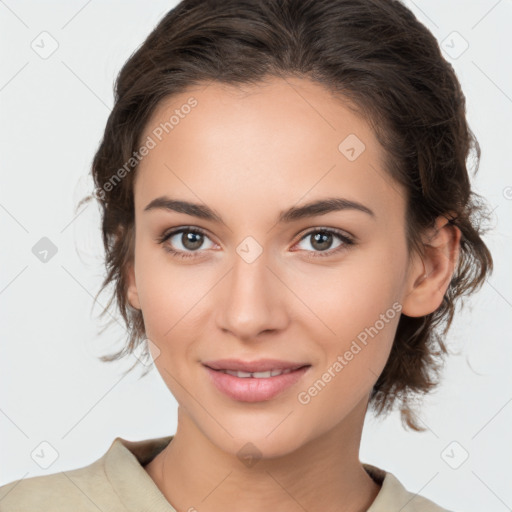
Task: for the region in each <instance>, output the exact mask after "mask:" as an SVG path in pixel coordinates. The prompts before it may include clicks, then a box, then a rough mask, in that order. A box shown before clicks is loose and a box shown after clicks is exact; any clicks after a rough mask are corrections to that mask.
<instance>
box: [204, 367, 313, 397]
mask: <svg viewBox="0 0 512 512" xmlns="http://www.w3.org/2000/svg"><path fill="white" fill-rule="evenodd" d="M205 368H206V370H207V371H208V375H209V376H210V378H211V379H212V381H213V384H214V385H215V386H216V388H217V389H218V390H219V391H221V392H222V393H224V394H225V395H227V396H229V397H230V398H232V399H233V400H238V401H240V402H262V401H264V400H270V399H272V398H274V397H275V396H277V395H278V394H279V393H282V392H283V391H284V390H285V389H288V388H290V387H291V386H293V385H294V384H296V383H297V382H298V381H299V380H300V379H301V378H302V376H303V375H304V374H305V373H306V372H307V371H308V369H309V368H310V367H309V366H304V367H302V368H299V369H298V370H294V371H293V372H289V373H285V374H282V375H276V376H275V377H267V378H263V379H257V378H255V377H245V378H242V377H235V376H233V375H229V374H228V373H224V372H221V371H218V370H212V369H211V368H209V367H207V366H205Z"/></svg>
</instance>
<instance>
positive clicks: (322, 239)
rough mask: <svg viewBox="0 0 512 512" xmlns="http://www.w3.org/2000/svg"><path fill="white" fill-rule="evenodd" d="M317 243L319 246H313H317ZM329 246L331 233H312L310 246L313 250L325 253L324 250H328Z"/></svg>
mask: <svg viewBox="0 0 512 512" xmlns="http://www.w3.org/2000/svg"><path fill="white" fill-rule="evenodd" d="M317 242H318V243H319V244H320V246H316V245H315V244H317ZM326 242H328V243H327V244H325V243H326ZM322 244H325V245H322ZM331 244H332V234H331V233H327V232H325V231H320V232H317V233H314V235H313V242H312V244H311V245H312V246H313V247H315V249H318V250H320V251H325V250H326V249H329V247H330V246H331Z"/></svg>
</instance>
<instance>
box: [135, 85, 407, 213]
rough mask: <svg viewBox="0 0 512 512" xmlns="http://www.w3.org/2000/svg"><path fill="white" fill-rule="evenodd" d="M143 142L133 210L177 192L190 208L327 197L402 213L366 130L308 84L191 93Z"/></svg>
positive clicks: (164, 112) (167, 104)
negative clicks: (210, 201) (211, 201)
mask: <svg viewBox="0 0 512 512" xmlns="http://www.w3.org/2000/svg"><path fill="white" fill-rule="evenodd" d="M148 138H150V139H151V140H152V141H153V144H152V145H153V148H152V149H151V150H150V151H149V152H148V154H147V155H146V156H145V157H144V158H143V159H142V161H141V162H140V164H139V167H138V169H137V181H136V191H135V195H136V203H137V202H139V203H141V201H142V200H144V201H146V202H147V200H151V199H153V198H154V197H155V196H156V195H162V194H163V193H168V194H173V193H174V192H176V191H179V192H180V193H181V196H182V197H183V195H186V198H188V199H191V200H194V201H196V200H197V197H203V196H204V197H205V198H207V197H212V196H215V197H220V196H221V195H222V194H223V193H225V194H226V195H227V196H229V197H231V198H232V200H235V198H238V199H240V201H241V202H242V203H243V202H244V201H249V202H250V201H252V200H254V196H255V195H257V196H258V197H259V199H260V201H261V200H262V199H263V198H265V200H266V201H268V202H272V200H275V201H277V202H278V203H279V202H284V203H286V206H289V204H288V203H297V202H298V201H300V200H301V198H303V199H302V202H306V201H308V200H309V199H313V198H315V197H318V196H325V195H326V194H331V195H332V192H333V191H334V190H335V191H337V192H339V193H344V192H345V194H344V197H347V198H348V199H351V197H350V195H352V196H353V197H352V198H353V199H357V200H361V201H363V199H366V200H367V201H368V202H372V203H373V205H374V208H372V209H374V210H379V208H385V207H387V208H389V206H390V205H391V204H394V205H396V207H397V208H399V207H400V204H399V203H397V201H396V197H394V198H391V197H390V195H395V196H396V195H397V192H399V193H400V192H402V191H401V190H399V188H400V187H399V186H398V184H397V183H391V181H392V180H391V178H390V177H389V176H387V174H386V172H385V171H384V167H383V162H384V153H383V149H382V147H381V146H380V144H379V143H378V141H377V139H376V137H375V134H374V133H373V131H372V130H371V128H370V127H369V125H368V124H367V123H366V121H365V120H364V119H363V118H362V117H360V116H359V115H357V114H356V113H355V112H354V111H353V110H351V109H350V108H349V106H348V104H347V103H346V102H345V101H344V100H342V99H340V98H336V97H334V96H333V95H332V94H331V93H330V92H329V91H328V90H327V89H325V88H324V87H323V86H322V85H320V84H317V83H314V82H311V81H309V80H304V79H297V78H289V79H288V78H287V79H286V80H285V79H280V78H274V79H269V80H268V81H266V82H265V83H261V84H257V85H250V86H247V85H244V86H243V88H240V87H235V86H232V85H226V84H220V83H217V82H211V83H209V84H202V85H201V86H198V87H194V88H190V89H188V90H187V91H186V92H182V93H180V94H178V95H174V96H172V97H169V98H167V99H165V100H163V101H162V102H161V103H160V104H159V106H158V107H157V108H156V110H155V111H154V113H153V115H152V116H151V119H150V120H149V122H148V123H147V125H146V127H145V130H144V132H143V135H142V137H141V140H142V141H143V142H144V141H147V140H148ZM137 183H138V184H137ZM390 185H391V186H390ZM398 195H400V194H398ZM354 196H358V197H357V198H356V197H354ZM137 197H138V200H137ZM285 198H286V200H285ZM196 202H197V201H196ZM265 204H267V203H265ZM143 206H145V204H144V205H142V204H139V205H136V207H137V208H143ZM262 206H263V203H262ZM402 206H403V205H402ZM220 209H222V208H220Z"/></svg>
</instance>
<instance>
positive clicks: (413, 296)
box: [402, 216, 461, 317]
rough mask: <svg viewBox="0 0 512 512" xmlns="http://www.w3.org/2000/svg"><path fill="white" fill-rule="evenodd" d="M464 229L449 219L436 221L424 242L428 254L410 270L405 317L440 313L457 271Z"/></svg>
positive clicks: (405, 300) (404, 300) (425, 253)
mask: <svg viewBox="0 0 512 512" xmlns="http://www.w3.org/2000/svg"><path fill="white" fill-rule="evenodd" d="M460 237H461V232H460V229H459V228H458V227H457V226H455V225H453V224H450V223H449V222H448V220H447V219H446V217H444V216H440V217H438V218H437V219H436V223H435V226H434V227H433V228H432V229H431V230H430V231H429V232H428V233H427V234H426V236H425V237H424V239H423V244H424V254H423V255H422V257H421V258H420V257H419V255H415V261H414V263H413V264H412V265H411V267H410V272H409V276H408V281H407V288H406V290H405V296H404V298H403V301H402V313H403V314H404V315H407V316H411V317H419V316H425V315H428V314H430V313H433V312H434V311H436V309H437V308H438V307H439V306H440V305H441V304H442V302H443V297H444V295H445V293H446V290H447V289H448V286H449V284H450V281H451V278H452V275H453V272H454V270H455V268H456V265H457V262H458V258H459V251H460Z"/></svg>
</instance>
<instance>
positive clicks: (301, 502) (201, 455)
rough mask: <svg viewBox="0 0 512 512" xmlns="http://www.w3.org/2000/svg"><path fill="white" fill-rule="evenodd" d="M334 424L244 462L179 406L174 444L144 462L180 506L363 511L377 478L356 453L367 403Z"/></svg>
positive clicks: (210, 510) (211, 511) (258, 511)
mask: <svg viewBox="0 0 512 512" xmlns="http://www.w3.org/2000/svg"><path fill="white" fill-rule="evenodd" d="M356 409H357V410H354V411H353V415H352V416H353V417H351V418H347V422H343V424H340V425H338V426H336V428H334V429H332V430H331V431H328V432H326V433H324V434H322V435H321V436H319V437H317V438H315V439H313V440H311V441H309V442H308V443H306V444H304V445H302V446H301V447H300V448H298V449H297V450H295V451H293V452H291V453H288V454H286V455H283V456H279V457H274V458H271V459H264V458H263V459H260V460H258V461H257V462H256V463H254V464H252V465H249V464H248V465H247V466H244V464H242V463H241V461H240V459H239V458H238V457H237V456H233V455H232V454H228V453H226V452H224V451H222V450H220V449H219V448H218V447H217V446H215V445H214V444H213V443H211V441H210V440H209V439H208V438H207V437H205V436H204V434H203V433H202V432H201V431H200V430H199V429H198V428H197V426H196V425H195V423H194V422H193V421H192V419H191V418H190V416H188V415H187V414H186V413H185V412H183V411H181V410H180V409H178V411H179V413H178V428H177V431H176V434H175V436H174V437H173V439H172V441H171V442H170V443H169V445H168V446H167V447H166V448H165V449H164V450H163V451H162V452H160V453H159V454H158V455H157V456H156V457H155V458H154V459H153V460H152V461H151V462H150V463H149V464H148V465H147V466H146V467H145V469H146V471H147V472H148V474H149V475H150V476H151V478H152V479H153V480H154V481H155V483H156V485H157V486H158V488H159V489H160V490H161V492H162V493H163V495H164V496H165V497H166V499H167V500H168V501H169V503H171V505H172V506H173V507H174V508H175V509H176V510H179V511H189V510H190V511H191V512H193V511H195V510H199V511H201V512H220V511H224V510H226V509H231V510H244V511H245V512H268V510H280V511H282V512H299V511H302V512H303V511H304V510H323V511H325V512H331V511H332V512H334V511H336V512H344V511H347V512H348V511H351V512H357V511H361V512H363V511H366V510H367V509H368V508H369V507H370V505H371V504H372V502H373V501H374V500H375V498H376V496H377V494H378V492H379V491H380V486H379V485H378V484H376V483H375V482H374V481H373V480H372V478H371V477H370V476H369V475H368V474H367V473H366V471H365V470H364V468H363V466H362V464H361V463H360V461H359V457H358V453H359V445H360V440H361V431H362V424H363V421H364V414H365V412H366V404H365V403H362V404H360V405H359V406H357V407H356Z"/></svg>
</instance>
